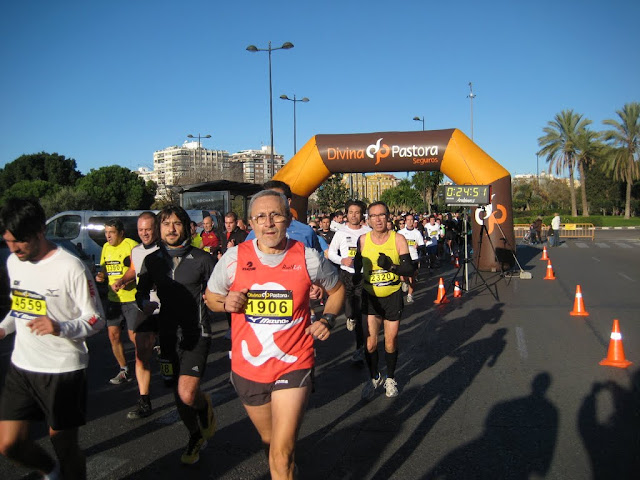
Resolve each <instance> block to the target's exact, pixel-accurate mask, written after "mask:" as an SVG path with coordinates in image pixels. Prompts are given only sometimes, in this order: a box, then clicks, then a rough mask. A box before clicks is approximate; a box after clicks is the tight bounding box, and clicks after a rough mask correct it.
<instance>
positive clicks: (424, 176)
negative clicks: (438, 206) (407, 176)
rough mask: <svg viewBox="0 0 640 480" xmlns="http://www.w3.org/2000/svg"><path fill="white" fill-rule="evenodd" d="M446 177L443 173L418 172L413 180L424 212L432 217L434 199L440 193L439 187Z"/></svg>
mask: <svg viewBox="0 0 640 480" xmlns="http://www.w3.org/2000/svg"><path fill="white" fill-rule="evenodd" d="M443 178H444V175H443V174H442V173H441V172H424V171H423V172H416V173H414V175H413V177H412V178H411V183H412V185H413V187H414V188H415V189H416V190H417V191H418V192H419V195H420V197H421V198H422V204H423V205H422V208H420V209H419V210H422V211H423V212H425V211H426V212H427V213H429V215H431V205H432V204H433V203H434V201H433V199H434V197H435V195H436V192H437V191H438V186H439V185H440V183H442V179H443Z"/></svg>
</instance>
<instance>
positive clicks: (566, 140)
mask: <svg viewBox="0 0 640 480" xmlns="http://www.w3.org/2000/svg"><path fill="white" fill-rule="evenodd" d="M590 123H591V120H589V119H587V118H585V119H583V118H582V115H581V114H578V113H574V112H573V110H563V111H562V112H560V113H559V114H556V116H555V119H554V120H553V121H551V122H548V124H547V126H546V127H544V128H543V129H542V131H543V132H544V133H545V135H543V136H542V137H540V138H538V145H539V146H540V147H541V148H540V152H539V153H540V154H541V155H543V156H544V155H546V156H547V162H548V163H549V171H551V169H552V167H553V166H554V165H555V170H556V174H557V175H560V174H561V173H562V172H563V171H564V169H565V168H566V169H568V170H569V187H570V191H571V215H572V216H574V217H577V216H578V208H577V206H576V191H575V188H574V180H573V172H574V169H575V168H576V166H578V147H577V146H576V142H577V141H578V135H579V133H580V132H581V131H582V130H584V129H585V128H586V127H587V125H589V124H590ZM582 182H583V183H584V178H582ZM583 214H584V212H583Z"/></svg>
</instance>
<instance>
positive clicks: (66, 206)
mask: <svg viewBox="0 0 640 480" xmlns="http://www.w3.org/2000/svg"><path fill="white" fill-rule="evenodd" d="M40 204H41V205H42V208H43V209H44V213H46V215H47V218H48V217H52V216H54V215H55V214H56V213H60V212H64V211H66V210H94V209H95V207H94V205H95V204H94V202H93V199H92V198H91V196H90V195H89V194H88V193H87V192H86V191H85V190H80V189H78V188H75V187H60V188H59V189H58V190H56V191H55V192H53V193H50V194H49V195H47V196H45V197H44V198H42V199H41V200H40Z"/></svg>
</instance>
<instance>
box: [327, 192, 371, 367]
mask: <svg viewBox="0 0 640 480" xmlns="http://www.w3.org/2000/svg"><path fill="white" fill-rule="evenodd" d="M366 208H367V206H366V205H365V204H364V203H362V202H361V201H360V200H349V201H348V202H347V204H346V206H345V210H346V212H347V225H346V226H345V227H342V228H341V229H339V230H338V231H337V232H335V234H334V236H333V240H332V241H331V245H329V260H331V261H332V262H333V263H335V264H336V265H339V266H340V281H341V282H342V283H343V285H344V288H345V299H344V314H345V316H346V317H347V320H346V326H347V330H349V331H351V332H354V333H355V336H356V350H355V352H354V353H353V356H352V357H351V361H353V362H361V361H363V360H364V349H363V345H364V336H363V333H362V281H361V280H362V276H361V275H358V279H359V280H360V281H358V282H356V281H354V274H355V270H354V268H353V261H354V258H355V256H356V251H357V249H358V238H360V236H361V235H364V234H365V233H367V232H370V231H371V228H370V227H368V226H366V225H362V219H363V218H364V212H365V210H366ZM358 273H360V272H358Z"/></svg>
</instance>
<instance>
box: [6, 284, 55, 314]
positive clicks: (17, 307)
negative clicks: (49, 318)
mask: <svg viewBox="0 0 640 480" xmlns="http://www.w3.org/2000/svg"><path fill="white" fill-rule="evenodd" d="M11 314H12V315H13V316H14V317H16V318H22V319H25V320H33V319H34V318H36V317H39V316H41V315H46V314H47V300H46V299H45V298H44V297H43V296H42V295H40V294H39V293H36V292H31V291H29V290H20V289H13V291H12V292H11Z"/></svg>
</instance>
